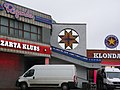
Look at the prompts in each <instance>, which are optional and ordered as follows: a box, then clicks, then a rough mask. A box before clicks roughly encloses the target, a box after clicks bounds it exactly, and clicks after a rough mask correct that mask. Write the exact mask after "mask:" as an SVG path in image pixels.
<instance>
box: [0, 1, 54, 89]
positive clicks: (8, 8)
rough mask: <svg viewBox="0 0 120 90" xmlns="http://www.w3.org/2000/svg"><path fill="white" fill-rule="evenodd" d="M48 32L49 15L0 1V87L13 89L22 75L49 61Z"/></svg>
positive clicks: (50, 23) (50, 22) (50, 21)
mask: <svg viewBox="0 0 120 90" xmlns="http://www.w3.org/2000/svg"><path fill="white" fill-rule="evenodd" d="M51 32H52V18H51V16H50V15H47V14H44V13H41V12H38V11H35V10H32V9H29V8H26V7H23V6H20V5H16V4H13V3H11V2H7V1H4V0H0V87H11V88H12V87H15V81H16V79H17V78H18V77H19V76H20V75H21V74H22V73H23V72H25V71H26V70H27V69H28V68H30V67H31V66H33V65H34V64H45V63H46V62H47V61H48V60H49V59H50V57H51V47H50V36H51Z"/></svg>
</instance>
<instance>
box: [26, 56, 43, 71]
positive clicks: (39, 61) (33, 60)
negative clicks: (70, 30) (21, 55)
mask: <svg viewBox="0 0 120 90" xmlns="http://www.w3.org/2000/svg"><path fill="white" fill-rule="evenodd" d="M44 64H45V58H44V57H25V59H24V67H25V71H26V70H28V69H29V68H31V67H32V66H33V65H44Z"/></svg>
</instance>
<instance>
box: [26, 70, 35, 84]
mask: <svg viewBox="0 0 120 90" xmlns="http://www.w3.org/2000/svg"><path fill="white" fill-rule="evenodd" d="M34 73H35V70H34V69H30V70H29V71H28V72H27V73H25V75H24V77H25V78H26V79H27V81H28V83H29V84H30V86H32V85H34V84H35V83H36V80H35V77H34Z"/></svg>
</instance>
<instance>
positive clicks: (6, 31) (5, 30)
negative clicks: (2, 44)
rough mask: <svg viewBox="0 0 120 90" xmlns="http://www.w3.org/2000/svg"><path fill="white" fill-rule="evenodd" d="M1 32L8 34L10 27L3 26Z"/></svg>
mask: <svg viewBox="0 0 120 90" xmlns="http://www.w3.org/2000/svg"><path fill="white" fill-rule="evenodd" d="M1 34H3V35H8V27H5V26H1Z"/></svg>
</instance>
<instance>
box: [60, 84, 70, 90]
mask: <svg viewBox="0 0 120 90" xmlns="http://www.w3.org/2000/svg"><path fill="white" fill-rule="evenodd" d="M61 88H62V90H69V86H68V84H62V86H61Z"/></svg>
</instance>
